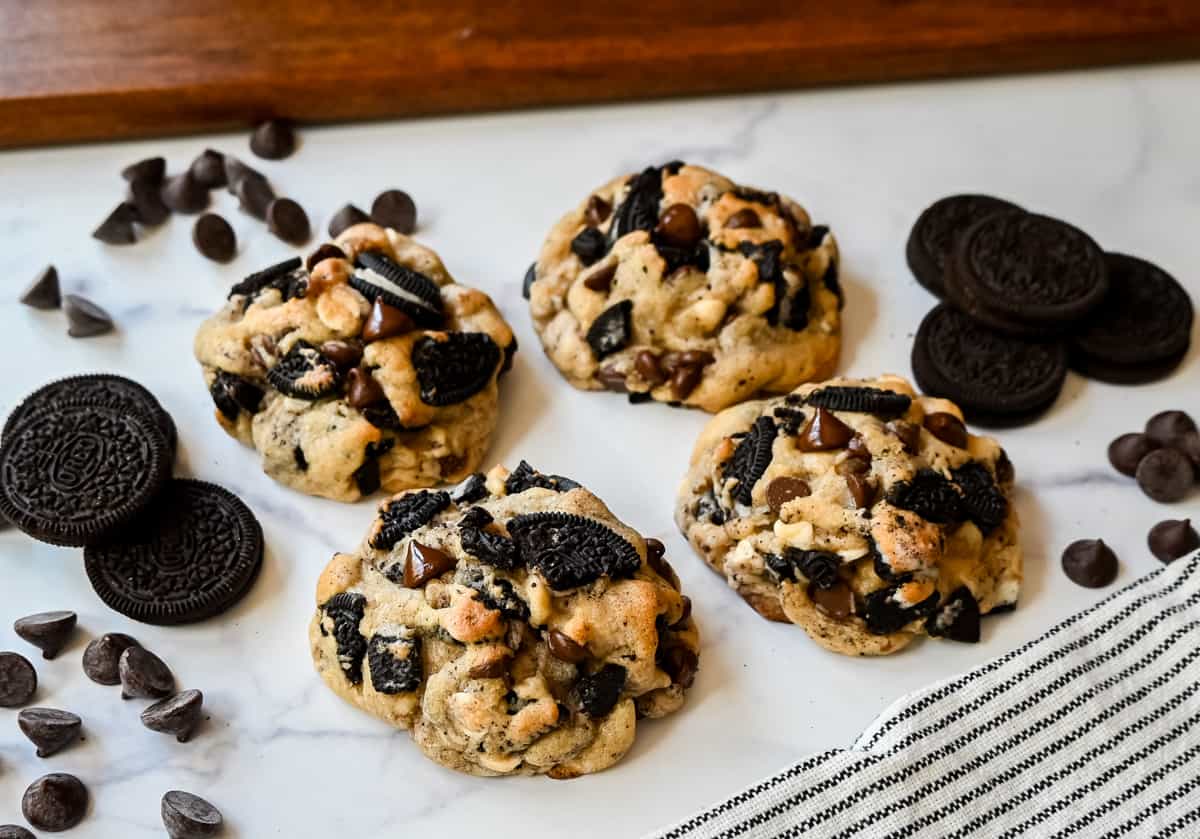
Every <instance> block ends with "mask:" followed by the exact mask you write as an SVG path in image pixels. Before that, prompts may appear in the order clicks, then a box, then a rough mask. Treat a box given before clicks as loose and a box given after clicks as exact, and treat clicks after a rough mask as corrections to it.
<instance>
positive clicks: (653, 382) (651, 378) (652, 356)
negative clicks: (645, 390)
mask: <svg viewBox="0 0 1200 839" xmlns="http://www.w3.org/2000/svg"><path fill="white" fill-rule="evenodd" d="M633 366H634V367H635V368H636V369H637V371H638V373H639V374H640V375H641V377H642V378H643V379H645V380H646V381H647V382H648V383H649V385H650V386H651V387H657V386H658V385H660V384H662V383H663V381H664V380H665V379H666V377H665V376H664V375H663V371H662V368H661V367H659V366H658V354H657V353H655V352H652V351H651V350H640V351H638V354H637V355H636V356H635V357H634V360H633Z"/></svg>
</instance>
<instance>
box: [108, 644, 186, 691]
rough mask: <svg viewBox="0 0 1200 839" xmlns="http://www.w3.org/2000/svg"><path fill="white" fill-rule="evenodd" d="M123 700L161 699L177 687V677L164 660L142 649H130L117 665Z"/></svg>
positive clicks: (123, 654) (122, 655) (124, 653)
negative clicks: (172, 673)
mask: <svg viewBox="0 0 1200 839" xmlns="http://www.w3.org/2000/svg"><path fill="white" fill-rule="evenodd" d="M117 671H118V673H119V674H120V676H121V698H122V699H135V698H140V699H161V698H162V697H164V696H167V695H168V694H169V693H170V692H171V691H172V690H173V689H174V687H175V677H174V676H173V675H171V671H170V669H169V668H168V667H167V665H166V664H164V663H163V660H162V659H161V658H159V657H158V656H156V655H155V654H154V653H152V652H150V651H149V650H146V649H143V648H142V647H129V648H127V649H126V650H125V652H123V653H121V659H120V661H119V662H118V664H117Z"/></svg>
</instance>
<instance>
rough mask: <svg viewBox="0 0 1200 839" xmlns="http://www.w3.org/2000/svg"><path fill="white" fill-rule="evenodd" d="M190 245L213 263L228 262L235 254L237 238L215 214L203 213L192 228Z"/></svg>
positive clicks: (227, 224) (227, 223)
mask: <svg viewBox="0 0 1200 839" xmlns="http://www.w3.org/2000/svg"><path fill="white" fill-rule="evenodd" d="M192 244H194V245H195V246H196V250H198V251H200V253H201V255H203V256H206V257H208V258H209V259H211V260H213V261H214V262H228V261H229V260H231V259H233V257H234V254H236V253H237V236H236V235H235V234H234V232H233V228H232V227H230V226H229V222H227V221H225V219H223V218H221V217H220V216H219V215H217V214H216V213H205V214H204V215H202V216H200V218H198V219H196V223H195V225H193V226H192Z"/></svg>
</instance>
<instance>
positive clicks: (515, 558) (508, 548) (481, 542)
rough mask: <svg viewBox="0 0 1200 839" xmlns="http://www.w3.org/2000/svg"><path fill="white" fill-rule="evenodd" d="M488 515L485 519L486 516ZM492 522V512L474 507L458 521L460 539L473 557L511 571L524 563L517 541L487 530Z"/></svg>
mask: <svg viewBox="0 0 1200 839" xmlns="http://www.w3.org/2000/svg"><path fill="white" fill-rule="evenodd" d="M485 515H486V516H487V518H486V519H485V518H484V516H485ZM489 524H491V514H490V513H488V512H487V510H485V509H483V508H482V507H472V508H471V509H470V510H468V511H467V513H466V515H464V516H463V517H462V520H461V521H460V522H459V523H458V536H459V541H460V542H461V543H462V548H463V550H464V551H466V552H467V553H468V554H469V555H470V556H471V557H472V558H473V559H476V560H478V561H479V562H482V563H483V564H485V565H492V566H494V567H496V568H501V569H504V570H506V571H510V570H512V569H513V568H518V567H520V566H521V565H522V564H524V559H523V557H522V555H521V553H520V551H519V550H518V549H517V545H516V543H515V542H514V541H513V540H512V539H509V538H508V537H506V536H501V535H500V534H499V533H492V532H491V531H490V530H485V529H484V528H485V527H487V525H489Z"/></svg>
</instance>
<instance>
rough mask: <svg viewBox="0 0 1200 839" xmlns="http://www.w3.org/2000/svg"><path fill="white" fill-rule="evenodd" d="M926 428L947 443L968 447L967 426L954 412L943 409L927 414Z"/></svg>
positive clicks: (960, 447) (957, 446)
mask: <svg viewBox="0 0 1200 839" xmlns="http://www.w3.org/2000/svg"><path fill="white" fill-rule="evenodd" d="M925 429H926V430H927V431H928V432H929V433H930V434H932V435H933V436H934V437H937V438H938V439H939V440H941V441H942V442H943V443H946V444H947V445H950V446H954V447H955V448H958V449H965V448H966V447H967V427H966V426H965V425H963V421H962V420H960V419H959V418H958V417H956V416H954V414H948V413H944V412H942V411H937V412H935V413H932V414H926V415H925Z"/></svg>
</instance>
